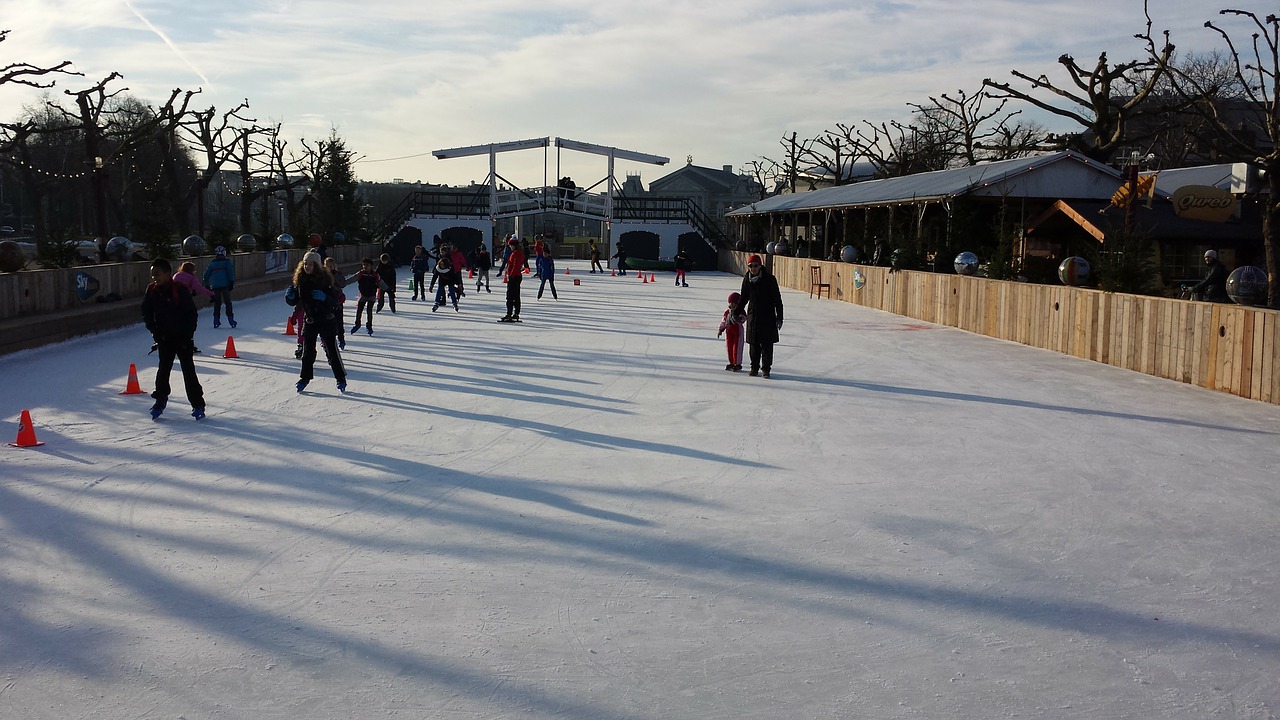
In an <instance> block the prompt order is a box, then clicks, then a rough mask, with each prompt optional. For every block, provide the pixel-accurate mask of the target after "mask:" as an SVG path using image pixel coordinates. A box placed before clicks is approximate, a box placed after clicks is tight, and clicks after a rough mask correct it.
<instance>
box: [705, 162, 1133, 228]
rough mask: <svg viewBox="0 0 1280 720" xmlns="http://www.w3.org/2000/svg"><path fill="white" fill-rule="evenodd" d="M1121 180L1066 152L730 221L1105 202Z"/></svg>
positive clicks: (797, 199)
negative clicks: (947, 206)
mask: <svg viewBox="0 0 1280 720" xmlns="http://www.w3.org/2000/svg"><path fill="white" fill-rule="evenodd" d="M1122 182H1123V178H1122V176H1121V174H1120V173H1119V172H1117V171H1116V170H1115V169H1114V168H1112V167H1110V166H1108V165H1106V164H1104V163H1101V162H1098V161H1096V160H1090V159H1089V158H1087V157H1085V156H1083V155H1081V154H1079V153H1076V152H1073V151H1070V150H1065V151H1062V152H1056V153H1052V154H1048V155H1039V156H1036V157H1026V158H1016V159H1013V160H1001V161H998V162H990V163H983V164H981V165H973V166H968V167H962V168H954V169H951V170H938V171H935V172H927V173H917V174H915V175H907V176H904V177H894V178H885V179H883V180H868V181H866V182H859V183H853V184H852V185H841V186H839V187H832V188H824V189H822V190H814V191H812V192H806V193H794V194H789V195H775V196H773V197H769V198H765V199H764V200H760V201H758V202H754V203H752V204H751V205H748V206H746V207H742V208H738V209H737V210H734V211H732V212H730V213H728V215H729V216H731V217H746V216H751V215H767V214H777V213H789V212H804V211H811V210H830V209H838V208H854V207H868V206H875V205H904V204H919V203H926V202H942V201H947V200H952V199H955V198H958V197H961V196H965V195H974V196H985V197H997V198H998V197H1015V198H1038V199H1046V200H1058V199H1063V198H1070V199H1088V200H1099V199H1109V198H1110V197H1111V195H1112V194H1113V193H1115V191H1116V188H1117V187H1119V185H1120V183H1122Z"/></svg>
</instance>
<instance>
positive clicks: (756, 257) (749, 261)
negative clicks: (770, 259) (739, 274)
mask: <svg viewBox="0 0 1280 720" xmlns="http://www.w3.org/2000/svg"><path fill="white" fill-rule="evenodd" d="M752 263H756V264H759V263H760V256H759V255H752V256H751V257H749V258H747V264H748V265H750V264H752Z"/></svg>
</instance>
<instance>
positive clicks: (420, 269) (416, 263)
mask: <svg viewBox="0 0 1280 720" xmlns="http://www.w3.org/2000/svg"><path fill="white" fill-rule="evenodd" d="M430 269H431V256H429V255H427V251H426V248H424V247H422V246H421V245H419V246H417V247H415V248H414V249H413V259H412V260H410V261H409V272H411V273H413V280H412V282H413V299H414V300H417V299H418V298H419V296H421V298H422V299H423V300H426V299H427V289H426V288H424V287H422V283H423V281H425V280H426V279H427V271H428V270H430Z"/></svg>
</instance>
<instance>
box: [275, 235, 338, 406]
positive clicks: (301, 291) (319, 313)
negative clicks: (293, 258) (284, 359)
mask: <svg viewBox="0 0 1280 720" xmlns="http://www.w3.org/2000/svg"><path fill="white" fill-rule="evenodd" d="M323 262H324V261H323V260H321V258H320V253H317V252H315V251H314V250H312V251H311V252H308V253H307V254H306V255H303V256H302V262H300V263H298V267H296V268H294V271H293V284H292V285H290V286H289V289H288V290H285V292H284V301H285V302H286V303H288V304H289V305H291V306H293V307H302V311H303V317H304V320H303V323H302V328H301V330H300V331H299V332H298V335H299V336H300V337H302V338H303V342H302V346H303V351H302V370H301V372H300V373H299V375H298V382H297V384H296V385H295V386H294V387H296V388H297V390H298V392H302V391H303V390H305V389H306V387H307V385H308V384H309V383H310V382H311V378H313V377H314V376H315V375H314V371H315V364H316V339H317V338H318V339H319V340H320V343H321V345H323V347H324V354H325V356H326V357H327V358H328V359H329V368H330V369H331V370H333V379H334V380H336V381H337V383H338V392H346V391H347V369H346V367H345V366H344V365H343V364H342V353H341V352H340V351H339V349H338V325H339V323H340V322H341V320H340V319H339V317H338V310H339V303H338V291H337V290H336V289H335V288H334V287H333V276H332V275H330V274H329V271H328V269H326V268H325V267H324V265H323V264H322V263H323Z"/></svg>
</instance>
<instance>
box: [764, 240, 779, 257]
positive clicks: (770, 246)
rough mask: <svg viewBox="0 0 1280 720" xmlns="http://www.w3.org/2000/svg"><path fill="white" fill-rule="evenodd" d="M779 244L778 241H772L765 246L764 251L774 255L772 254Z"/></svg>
mask: <svg viewBox="0 0 1280 720" xmlns="http://www.w3.org/2000/svg"><path fill="white" fill-rule="evenodd" d="M777 246H778V243H776V242H771V243H769V244H768V245H765V246H764V251H765V252H766V253H767V254H769V255H772V254H773V249H774V248H775V247H777Z"/></svg>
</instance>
